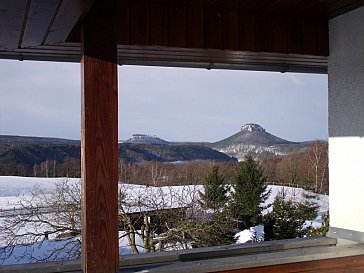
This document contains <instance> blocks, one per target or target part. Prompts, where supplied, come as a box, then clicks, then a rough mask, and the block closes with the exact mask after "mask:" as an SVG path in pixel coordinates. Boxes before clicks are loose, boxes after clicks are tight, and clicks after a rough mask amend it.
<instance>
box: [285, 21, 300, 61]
mask: <svg viewBox="0 0 364 273" xmlns="http://www.w3.org/2000/svg"><path fill="white" fill-rule="evenodd" d="M287 39H288V43H287V45H288V53H294V54H302V19H301V18H289V19H288V26H287Z"/></svg>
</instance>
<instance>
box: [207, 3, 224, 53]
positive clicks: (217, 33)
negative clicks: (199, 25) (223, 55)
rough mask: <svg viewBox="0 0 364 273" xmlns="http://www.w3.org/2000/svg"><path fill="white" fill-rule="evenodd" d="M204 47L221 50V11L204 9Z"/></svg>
mask: <svg viewBox="0 0 364 273" xmlns="http://www.w3.org/2000/svg"><path fill="white" fill-rule="evenodd" d="M205 47H206V48H213V49H222V10H220V9H216V8H207V9H205Z"/></svg>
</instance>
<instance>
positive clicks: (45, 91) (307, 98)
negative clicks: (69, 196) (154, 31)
mask: <svg viewBox="0 0 364 273" xmlns="http://www.w3.org/2000/svg"><path fill="white" fill-rule="evenodd" d="M15 72H16V73H17V75H18V76H17V77H16V78H15V77H13V75H14V73H15ZM118 77H119V136H118V139H119V140H120V141H122V140H126V139H128V138H130V137H131V136H132V135H133V134H146V135H157V136H158V137H160V138H162V139H165V140H167V141H171V142H173V141H181V142H188V141H191V142H216V141H219V140H221V139H224V138H226V137H229V136H231V135H233V134H235V133H237V132H239V130H240V128H241V126H243V125H244V124H247V123H256V124H259V125H261V126H262V127H263V128H265V130H266V131H267V132H270V133H271V134H273V135H275V136H278V137H280V138H284V139H286V140H289V141H296V142H302V141H310V140H316V139H327V137H328V106H327V105H328V101H327V96H328V91H327V90H328V87H327V75H320V74H300V73H277V72H257V71H242V70H206V69H192V68H166V67H144V66H126V65H124V66H121V67H118ZM0 79H1V81H0V88H1V90H5V92H4V91H3V92H2V95H1V97H2V100H1V101H0V134H1V135H19V136H33V137H51V138H63V139H70V140H80V132H81V129H80V117H81V114H80V89H81V80H80V73H79V64H64V63H44V62H32V61H24V62H22V63H19V62H17V61H9V60H2V61H1V62H0Z"/></svg>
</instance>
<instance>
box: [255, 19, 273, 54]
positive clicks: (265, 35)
mask: <svg viewBox="0 0 364 273" xmlns="http://www.w3.org/2000/svg"><path fill="white" fill-rule="evenodd" d="M255 50H256V51H257V52H272V20H271V15H269V14H257V15H256V16H255Z"/></svg>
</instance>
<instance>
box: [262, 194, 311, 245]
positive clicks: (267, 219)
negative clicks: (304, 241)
mask: <svg viewBox="0 0 364 273" xmlns="http://www.w3.org/2000/svg"><path fill="white" fill-rule="evenodd" d="M317 208H318V206H317V204H315V203H313V202H309V201H307V200H306V201H305V202H299V201H296V200H293V199H292V198H287V197H286V196H285V194H284V191H283V192H282V193H280V194H278V195H277V197H276V198H275V200H274V202H273V209H272V211H271V212H270V213H268V214H266V215H265V216H264V240H266V241H269V240H283V239H293V238H300V237H303V236H305V235H308V234H309V232H310V228H309V227H306V221H312V220H313V219H315V218H316V216H317Z"/></svg>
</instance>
